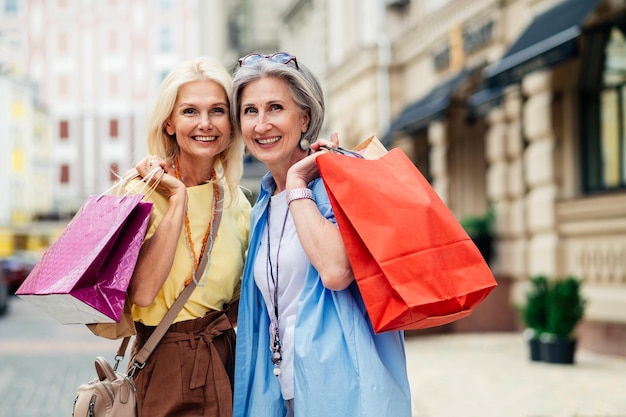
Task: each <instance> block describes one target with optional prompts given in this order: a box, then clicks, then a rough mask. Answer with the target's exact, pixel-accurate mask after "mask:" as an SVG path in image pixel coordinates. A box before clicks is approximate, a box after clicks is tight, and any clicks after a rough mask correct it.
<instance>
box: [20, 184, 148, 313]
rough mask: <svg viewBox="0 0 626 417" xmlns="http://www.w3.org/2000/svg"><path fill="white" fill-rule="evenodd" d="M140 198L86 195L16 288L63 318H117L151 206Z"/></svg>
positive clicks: (24, 297) (122, 306) (121, 307)
mask: <svg viewBox="0 0 626 417" xmlns="http://www.w3.org/2000/svg"><path fill="white" fill-rule="evenodd" d="M142 198H143V195H142V194H130V195H124V196H114V195H100V196H91V197H89V198H88V199H87V200H86V201H85V202H84V204H83V205H82V207H81V208H80V210H79V211H78V213H77V214H76V215H75V216H74V218H73V219H72V220H71V221H70V223H69V224H68V225H67V227H66V228H65V230H64V231H63V233H62V234H61V235H60V236H59V238H58V239H57V240H56V241H55V242H54V243H53V244H52V245H51V246H50V247H49V248H48V250H47V251H46V252H45V253H44V254H43V256H42V258H41V260H40V261H39V262H38V263H37V264H36V265H35V267H34V268H33V270H32V272H31V273H30V274H29V275H28V277H27V278H26V280H25V281H24V282H23V283H22V285H21V286H20V288H19V289H18V290H17V292H16V294H17V295H19V296H20V297H21V298H23V299H25V300H27V301H29V302H31V303H33V304H35V305H37V306H39V307H40V308H42V309H43V310H44V311H45V312H46V313H48V314H49V315H50V316H52V317H54V318H55V319H56V320H58V321H59V322H61V323H64V324H70V323H82V324H88V323H111V322H119V321H120V319H121V317H122V312H123V310H124V304H125V301H126V291H127V289H128V285H129V282H130V278H131V276H132V274H133V270H134V268H135V264H136V262H137V258H138V256H139V250H140V249H141V245H142V243H143V239H144V237H145V234H146V230H147V227H148V221H149V218H150V211H151V209H152V203H149V202H143V201H142Z"/></svg>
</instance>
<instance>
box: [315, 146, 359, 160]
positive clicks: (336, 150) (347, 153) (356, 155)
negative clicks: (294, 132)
mask: <svg viewBox="0 0 626 417" xmlns="http://www.w3.org/2000/svg"><path fill="white" fill-rule="evenodd" d="M320 148H321V149H325V150H327V151H329V152H332V153H336V154H339V155H344V156H351V157H353V158H359V159H365V157H364V156H363V155H361V154H360V153H358V152H356V151H350V150H348V149H344V148H341V147H339V146H338V147H336V148H331V147H330V146H326V145H322V146H320Z"/></svg>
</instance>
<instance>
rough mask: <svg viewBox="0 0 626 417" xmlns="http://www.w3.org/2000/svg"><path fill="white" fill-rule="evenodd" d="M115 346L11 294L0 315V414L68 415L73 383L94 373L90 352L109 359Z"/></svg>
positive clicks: (25, 416) (21, 416) (27, 416)
mask: <svg viewBox="0 0 626 417" xmlns="http://www.w3.org/2000/svg"><path fill="white" fill-rule="evenodd" d="M118 346H119V342H118V341H114V340H106V339H102V338H99V337H97V336H94V335H93V334H92V333H91V332H90V331H89V330H88V329H87V328H86V327H85V326H82V325H62V324H60V323H58V322H56V321H55V320H54V319H52V318H50V317H49V316H47V315H46V314H45V313H43V312H40V311H39V310H38V309H37V307H35V306H33V305H31V304H30V303H28V302H26V301H24V300H22V299H20V298H18V297H11V299H10V300H9V311H8V312H7V314H6V315H5V316H2V317H0V376H1V377H0V417H62V416H68V417H69V416H71V415H72V404H73V401H74V396H75V392H76V387H77V386H78V385H80V384H82V383H85V382H88V381H90V380H92V379H93V378H94V377H95V374H96V371H95V368H94V359H95V357H96V356H105V357H106V358H107V359H109V360H111V361H112V360H113V358H114V357H115V352H116V350H117V347H118Z"/></svg>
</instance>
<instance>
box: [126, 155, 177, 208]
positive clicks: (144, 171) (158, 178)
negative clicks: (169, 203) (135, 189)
mask: <svg viewBox="0 0 626 417" xmlns="http://www.w3.org/2000/svg"><path fill="white" fill-rule="evenodd" d="M135 169H137V172H138V173H139V176H140V177H141V178H142V179H145V178H146V177H149V174H150V173H152V172H153V171H154V170H159V172H157V173H155V174H154V176H152V178H150V179H149V182H148V186H150V187H156V188H155V191H156V192H158V193H159V194H161V195H162V196H164V197H166V198H168V199H169V198H171V197H173V196H175V195H179V196H181V197H182V196H184V198H185V200H186V197H187V189H186V187H185V184H183V183H182V182H181V181H180V180H178V179H177V178H176V177H175V176H173V175H171V174H169V171H170V170H171V169H172V168H171V167H170V166H168V164H167V163H166V161H165V160H163V159H161V158H159V157H157V156H154V155H148V156H147V157H145V158H143V159H142V160H141V161H139V163H138V164H137V165H135ZM155 184H156V185H155Z"/></svg>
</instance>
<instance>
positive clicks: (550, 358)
mask: <svg viewBox="0 0 626 417" xmlns="http://www.w3.org/2000/svg"><path fill="white" fill-rule="evenodd" d="M539 345H540V346H539V347H540V352H541V360H543V361H544V362H547V363H561V364H568V365H571V364H573V363H574V354H575V353H576V339H571V338H563V337H548V338H543V337H542V338H541V339H540V343H539Z"/></svg>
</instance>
